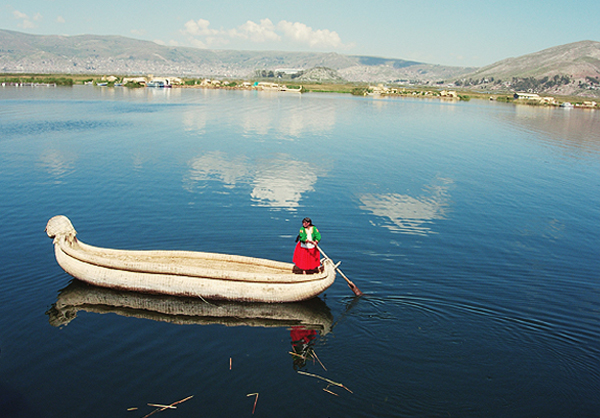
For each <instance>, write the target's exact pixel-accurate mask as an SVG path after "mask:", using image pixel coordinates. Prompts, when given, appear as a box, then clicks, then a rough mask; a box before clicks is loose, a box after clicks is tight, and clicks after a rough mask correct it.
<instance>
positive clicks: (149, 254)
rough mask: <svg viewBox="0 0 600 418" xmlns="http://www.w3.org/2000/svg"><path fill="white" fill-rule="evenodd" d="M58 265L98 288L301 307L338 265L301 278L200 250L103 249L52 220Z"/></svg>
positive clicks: (277, 267) (291, 270) (278, 267)
mask: <svg viewBox="0 0 600 418" xmlns="http://www.w3.org/2000/svg"><path fill="white" fill-rule="evenodd" d="M46 233H47V234H48V236H49V237H50V238H53V243H54V253H55V256H56V261H57V262H58V264H59V265H60V266H61V267H62V268H63V270H65V272H67V273H68V274H70V275H71V276H73V277H75V278H77V279H79V280H82V281H84V282H87V283H90V284H92V285H95V286H100V287H106V288H111V289H119V290H130V291H135V292H142V293H157V294H165V295H173V296H190V297H200V298H204V299H222V300H230V301H239V302H265V303H281V302H297V301H302V300H307V299H311V298H313V297H315V296H317V295H319V294H320V293H322V292H324V291H325V290H326V289H327V288H329V287H330V286H331V285H332V284H333V282H334V280H335V275H336V268H337V266H336V265H334V264H333V262H332V261H331V260H330V259H327V258H326V259H324V260H323V262H322V267H323V268H322V271H318V272H315V273H313V274H299V273H301V272H298V271H297V270H296V269H295V266H294V265H293V264H292V263H285V262H281V261H273V260H267V259H262V258H254V257H245V256H238V255H230V254H219V253H209V252H196V251H164V250H142V251H136V250H120V249H110V248H100V247H95V246H92V245H88V244H85V243H83V242H81V241H80V240H79V239H77V232H76V231H75V228H74V227H73V225H72V224H71V221H70V220H69V219H68V218H67V217H66V216H63V215H58V216H54V217H53V218H51V219H50V220H49V221H48V224H47V225H46Z"/></svg>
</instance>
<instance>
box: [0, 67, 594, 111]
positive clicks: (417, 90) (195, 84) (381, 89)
mask: <svg viewBox="0 0 600 418" xmlns="http://www.w3.org/2000/svg"><path fill="white" fill-rule="evenodd" d="M259 75H260V74H259ZM287 75H288V77H287V78H288V79H289V78H290V77H289V74H287ZM271 79H272V77H271ZM289 81H291V82H290V83H287V82H286V83H284V82H283V80H279V82H275V81H264V80H263V81H260V80H240V79H217V78H181V77H166V76H155V75H152V74H149V75H147V76H135V77H119V76H115V75H110V76H98V77H94V76H84V75H78V76H76V77H75V78H70V77H68V76H52V75H24V74H19V75H5V76H0V85H1V86H2V87H11V86H12V87H57V86H65V85H66V86H72V85H74V84H83V85H89V86H95V87H102V88H186V89H194V88H197V89H200V88H204V89H228V90H259V91H270V92H283V93H285V92H287V93H308V92H333V93H350V94H353V95H357V96H372V97H380V98H383V97H413V98H423V99H428V98H429V99H439V100H447V101H453V100H454V101H459V100H463V101H468V100H471V99H486V100H495V101H501V102H512V103H515V104H526V105H532V106H549V107H562V108H582V109H598V108H599V105H598V103H597V102H596V101H593V100H584V98H580V97H571V98H569V97H560V98H559V97H553V96H543V95H539V94H537V93H529V92H516V93H510V92H504V93H492V92H475V91H473V90H464V89H463V90H460V89H456V88H453V87H456V86H453V85H446V86H417V85H410V83H406V84H405V85H401V84H400V83H390V84H384V83H378V84H376V85H371V84H368V83H348V82H346V83H340V82H339V81H337V82H329V83H327V82H319V81H312V82H307V81H300V80H297V79H296V80H293V79H290V80H289Z"/></svg>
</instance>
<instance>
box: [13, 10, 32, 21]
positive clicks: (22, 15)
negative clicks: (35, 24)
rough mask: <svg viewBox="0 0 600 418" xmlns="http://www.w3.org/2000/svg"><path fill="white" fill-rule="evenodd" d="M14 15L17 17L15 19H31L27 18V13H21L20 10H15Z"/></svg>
mask: <svg viewBox="0 0 600 418" xmlns="http://www.w3.org/2000/svg"><path fill="white" fill-rule="evenodd" d="M13 15H14V16H15V19H29V16H27V15H26V14H25V13H21V12H20V11H18V10H15V11H14V12H13Z"/></svg>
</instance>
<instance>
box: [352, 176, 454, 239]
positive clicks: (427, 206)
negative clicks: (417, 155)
mask: <svg viewBox="0 0 600 418" xmlns="http://www.w3.org/2000/svg"><path fill="white" fill-rule="evenodd" d="M452 184H453V181H452V180H450V179H440V178H438V179H436V182H435V183H434V184H433V185H431V186H429V187H427V188H426V190H427V191H428V193H427V194H425V195H423V196H419V197H412V196H408V195H403V194H399V193H385V194H375V193H367V194H363V195H362V196H360V201H361V203H362V206H361V207H360V208H361V209H363V210H368V211H370V212H371V213H373V215H375V216H377V217H380V218H384V221H383V224H382V225H381V226H383V227H385V228H388V229H389V230H390V231H392V232H399V233H402V234H411V235H427V234H431V233H435V232H434V231H432V229H431V226H430V222H431V221H433V220H436V219H444V218H445V216H446V212H447V207H448V202H449V196H448V190H449V188H450V187H451V185H452Z"/></svg>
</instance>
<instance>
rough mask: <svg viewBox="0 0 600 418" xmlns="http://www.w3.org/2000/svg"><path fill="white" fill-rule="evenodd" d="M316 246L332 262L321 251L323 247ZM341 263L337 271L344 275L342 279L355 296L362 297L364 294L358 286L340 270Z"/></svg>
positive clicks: (322, 252) (336, 266)
mask: <svg viewBox="0 0 600 418" xmlns="http://www.w3.org/2000/svg"><path fill="white" fill-rule="evenodd" d="M315 246H316V247H317V249H318V250H319V251H320V252H321V254H323V255H324V256H325V258H327V259H329V260H331V258H329V257H327V254H325V252H324V251H323V250H322V249H321V247H319V246H318V245H316V244H315ZM331 261H332V262H333V260H331ZM338 265H339V263H338V264H337V265H335V269H336V270H337V272H338V273H340V274H341V275H342V277H343V278H344V279H345V280H346V282H347V283H348V286H349V287H350V289H351V290H352V291H353V292H354V294H355V295H356V296H362V295H363V294H364V293H363V292H361V291H360V289H359V288H358V287H356V285H355V284H354V283H352V282H351V281H350V279H349V278H347V277H346V275H345V274H344V273H342V270H340V269H339V267H338Z"/></svg>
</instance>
